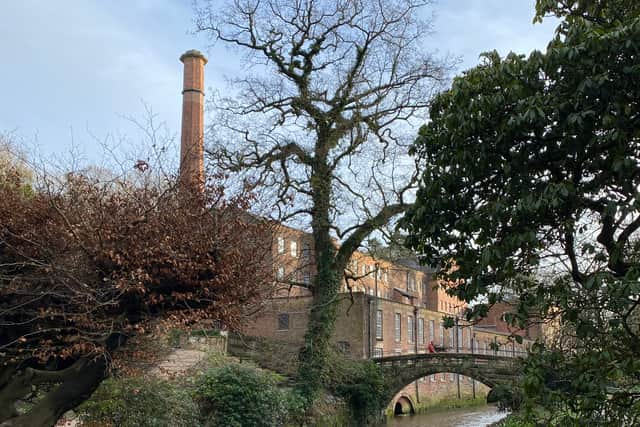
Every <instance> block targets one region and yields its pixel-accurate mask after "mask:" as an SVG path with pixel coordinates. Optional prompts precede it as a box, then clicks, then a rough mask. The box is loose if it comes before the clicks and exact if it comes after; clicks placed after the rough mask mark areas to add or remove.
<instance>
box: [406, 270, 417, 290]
mask: <svg viewBox="0 0 640 427" xmlns="http://www.w3.org/2000/svg"><path fill="white" fill-rule="evenodd" d="M407 290H408V291H415V290H416V276H415V275H414V274H413V272H412V271H407Z"/></svg>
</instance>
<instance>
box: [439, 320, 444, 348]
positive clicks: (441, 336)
mask: <svg viewBox="0 0 640 427" xmlns="http://www.w3.org/2000/svg"><path fill="white" fill-rule="evenodd" d="M440 345H441V346H442V347H444V324H442V323H440Z"/></svg>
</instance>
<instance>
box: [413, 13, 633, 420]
mask: <svg viewBox="0 0 640 427" xmlns="http://www.w3.org/2000/svg"><path fill="white" fill-rule="evenodd" d="M639 12H640V3H638V2H636V1H624V0H619V1H613V0H612V1H595V2H586V1H582V0H570V1H568V2H557V1H542V0H540V1H539V2H538V13H539V14H544V13H555V14H558V16H562V17H566V19H565V21H564V22H563V23H562V24H561V26H560V28H559V31H558V33H557V35H556V37H555V38H554V39H553V40H552V41H551V42H550V44H549V46H548V50H547V52H546V53H541V52H533V53H532V54H531V55H530V56H529V57H528V58H525V57H524V56H520V55H516V54H509V55H508V56H507V57H505V58H500V57H499V56H498V54H497V53H496V52H490V53H487V54H485V55H484V62H483V63H482V64H481V65H479V66H477V67H475V68H473V69H471V70H469V71H467V72H466V73H465V74H464V75H462V76H461V77H458V78H456V79H455V80H454V82H453V85H452V87H451V89H450V90H448V91H447V92H444V93H442V94H441V95H439V96H438V97H436V99H435V100H434V102H433V104H432V108H431V110H430V116H431V121H430V122H429V124H428V125H426V126H424V127H423V128H422V129H421V130H420V134H419V136H418V138H417V140H416V142H415V144H414V147H413V153H414V154H416V155H417V156H419V157H420V158H421V159H422V160H423V162H424V164H426V165H428V167H427V168H426V169H425V171H424V173H423V175H422V181H421V188H420V189H419V191H418V193H417V200H416V203H415V205H414V207H413V208H412V209H411V211H410V212H409V213H408V214H407V215H406V217H405V218H404V221H403V225H404V227H405V228H406V229H408V231H409V234H410V235H409V237H408V244H409V245H410V246H411V247H412V248H413V249H415V250H417V251H418V252H420V253H422V254H424V260H425V262H426V263H429V264H433V265H437V266H439V267H441V269H442V271H443V272H444V273H443V276H446V278H447V279H450V280H460V281H462V282H461V283H460V285H459V286H457V287H455V288H451V292H452V293H453V294H455V295H456V296H458V297H460V298H462V299H464V300H466V301H473V300H476V299H477V298H479V297H483V298H485V299H486V301H487V302H488V304H492V303H495V302H497V301H500V300H501V299H502V298H503V294H504V292H502V290H505V291H506V292H508V293H510V294H512V295H514V296H516V297H517V300H518V301H517V312H516V313H515V315H514V316H511V317H510V318H509V319H507V320H509V321H510V322H511V323H512V324H514V325H518V326H522V325H524V324H526V322H527V320H528V319H530V318H531V317H534V318H535V317H537V316H541V317H542V318H545V319H554V320H555V321H556V323H555V326H556V327H557V330H558V331H561V332H562V338H563V339H562V340H560V341H558V342H557V343H556V344H557V346H554V347H546V348H539V349H538V350H537V351H535V352H534V353H533V354H532V356H531V357H530V359H529V361H528V366H527V368H526V374H527V379H526V382H525V393H526V397H527V403H528V405H529V406H531V407H533V406H534V405H542V406H543V407H544V408H545V409H546V412H545V414H546V415H545V417H547V418H546V419H545V422H547V423H549V424H554V423H556V424H557V423H560V424H558V425H562V423H563V422H566V423H569V424H567V425H571V423H573V422H574V420H576V419H582V420H588V421H589V422H593V423H597V424H603V423H604V424H607V423H609V424H610V425H625V423H626V424H628V425H632V424H633V422H634V421H633V419H634V417H640V394H639V393H638V390H640V375H639V374H638V373H639V372H640V362H639V360H640V308H639V307H640V299H639V295H640V264H639V263H638V259H639V258H638V243H637V242H638V240H639V237H640V236H638V230H639V229H640V213H639V208H640V194H639V193H638V188H639V187H640V103H639V102H638V100H639V99H640V84H638V82H639V81H640V65H639V62H638V58H639V57H640V13H639ZM454 263H455V266H454ZM541 268H542V269H543V271H544V275H539V272H540V271H541ZM486 309H487V306H486V305H485V304H478V305H477V306H476V307H475V308H474V311H473V312H472V313H470V315H475V316H480V315H482V314H484V313H486ZM535 416H536V415H535V414H532V417H535Z"/></svg>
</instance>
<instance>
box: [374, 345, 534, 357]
mask: <svg viewBox="0 0 640 427" xmlns="http://www.w3.org/2000/svg"><path fill="white" fill-rule="evenodd" d="M428 353H429V352H428V351H427V350H422V351H418V353H416V352H415V351H400V352H398V350H385V349H381V348H374V349H373V351H372V354H371V358H372V359H380V358H383V357H391V356H406V355H412V354H428ZM432 354H451V355H455V354H475V355H487V356H501V357H514V358H516V357H519V358H525V357H527V352H526V351H517V350H511V349H508V350H498V351H494V350H487V351H478V350H477V349H475V350H474V351H471V349H458V351H456V349H455V347H439V348H437V350H436V352H435V353H432Z"/></svg>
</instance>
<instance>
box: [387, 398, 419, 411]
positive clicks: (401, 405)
mask: <svg viewBox="0 0 640 427" xmlns="http://www.w3.org/2000/svg"><path fill="white" fill-rule="evenodd" d="M392 403H393V415H409V414H415V413H416V405H415V403H413V399H412V398H411V396H407V395H406V394H401V395H400V396H398V398H397V399H395V402H392Z"/></svg>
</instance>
